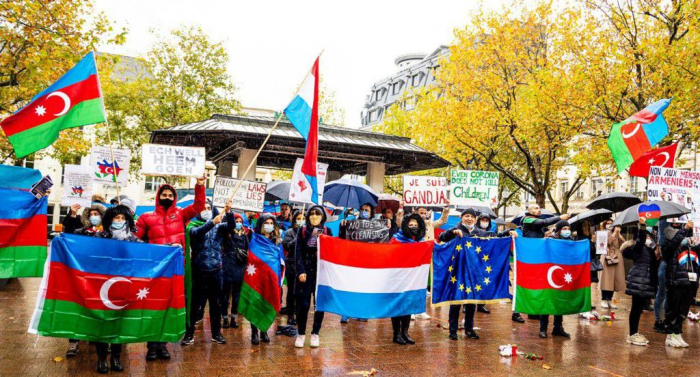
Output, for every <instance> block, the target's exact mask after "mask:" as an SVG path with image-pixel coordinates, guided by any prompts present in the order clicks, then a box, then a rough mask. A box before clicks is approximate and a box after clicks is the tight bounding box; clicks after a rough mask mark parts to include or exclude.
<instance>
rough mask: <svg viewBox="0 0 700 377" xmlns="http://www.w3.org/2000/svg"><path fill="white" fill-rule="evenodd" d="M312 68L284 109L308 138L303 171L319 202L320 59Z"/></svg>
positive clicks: (295, 125)
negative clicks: (317, 170) (317, 165)
mask: <svg viewBox="0 0 700 377" xmlns="http://www.w3.org/2000/svg"><path fill="white" fill-rule="evenodd" d="M319 59H320V57H319V58H316V62H315V63H314V65H313V68H311V73H309V75H308V76H306V79H305V80H304V82H303V83H302V84H301V87H300V88H299V92H298V93H297V95H296V97H294V99H293V100H292V102H291V103H290V104H289V106H287V108H286V109H284V114H285V115H286V116H287V119H289V121H290V122H292V125H293V126H294V128H296V129H297V131H299V133H300V134H301V137H303V138H304V140H306V150H305V152H304V163H303V164H302V166H301V172H302V173H304V176H305V177H306V180H307V181H308V182H307V183H308V186H311V190H312V193H311V201H312V202H314V203H316V204H319V205H320V204H321V203H319V199H318V198H319V192H318V182H317V172H316V164H317V162H318V81H319V72H318V61H319Z"/></svg>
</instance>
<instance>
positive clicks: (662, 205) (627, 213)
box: [612, 200, 690, 226]
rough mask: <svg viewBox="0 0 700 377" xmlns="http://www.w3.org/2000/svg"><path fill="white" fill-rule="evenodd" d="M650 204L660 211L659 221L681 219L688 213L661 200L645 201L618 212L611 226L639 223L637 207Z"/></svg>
mask: <svg viewBox="0 0 700 377" xmlns="http://www.w3.org/2000/svg"><path fill="white" fill-rule="evenodd" d="M652 204H656V205H657V206H659V209H660V210H661V216H660V217H659V219H660V220H662V219H670V218H674V217H681V216H683V215H685V214H686V213H690V210H689V209H687V208H685V207H683V206H682V205H680V204H676V203H673V202H667V201H663V200H647V201H646V202H644V203H639V204H635V205H633V206H632V207H629V208H627V209H626V210H624V211H622V212H620V213H619V214H618V215H617V217H616V218H615V221H613V223H612V225H613V226H616V225H619V226H625V225H631V224H634V223H637V222H639V207H640V206H642V205H647V206H648V205H652Z"/></svg>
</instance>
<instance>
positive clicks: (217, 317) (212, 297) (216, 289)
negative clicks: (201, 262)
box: [186, 270, 222, 337]
mask: <svg viewBox="0 0 700 377" xmlns="http://www.w3.org/2000/svg"><path fill="white" fill-rule="evenodd" d="M221 281H222V274H221V270H217V271H211V272H200V273H199V275H198V278H197V280H195V281H194V282H193V284H192V306H193V307H195V308H196V307H199V306H200V305H201V306H204V305H206V303H207V301H209V320H210V323H211V336H212V337H214V336H217V335H220V334H221V312H220V311H219V299H220V298H221ZM196 316H197V313H196V311H194V310H193V311H192V312H191V313H190V325H189V326H188V327H187V330H186V331H187V334H189V335H193V334H194V326H195V323H196V322H197V318H196Z"/></svg>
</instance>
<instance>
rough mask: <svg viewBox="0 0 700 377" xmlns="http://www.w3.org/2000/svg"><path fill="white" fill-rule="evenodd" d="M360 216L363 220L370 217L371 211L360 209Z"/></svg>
mask: <svg viewBox="0 0 700 377" xmlns="http://www.w3.org/2000/svg"><path fill="white" fill-rule="evenodd" d="M360 218H361V219H363V220H367V219H369V211H360Z"/></svg>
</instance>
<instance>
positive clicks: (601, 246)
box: [595, 230, 608, 255]
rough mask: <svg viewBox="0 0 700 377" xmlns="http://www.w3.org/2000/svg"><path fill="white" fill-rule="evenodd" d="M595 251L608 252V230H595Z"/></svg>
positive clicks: (601, 253) (599, 252)
mask: <svg viewBox="0 0 700 377" xmlns="http://www.w3.org/2000/svg"><path fill="white" fill-rule="evenodd" d="M595 253H596V254H597V255H605V254H607V253H608V231H607V230H599V231H597V232H595Z"/></svg>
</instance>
